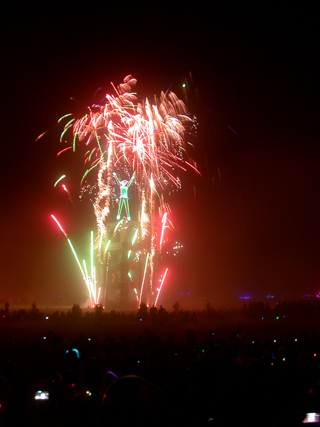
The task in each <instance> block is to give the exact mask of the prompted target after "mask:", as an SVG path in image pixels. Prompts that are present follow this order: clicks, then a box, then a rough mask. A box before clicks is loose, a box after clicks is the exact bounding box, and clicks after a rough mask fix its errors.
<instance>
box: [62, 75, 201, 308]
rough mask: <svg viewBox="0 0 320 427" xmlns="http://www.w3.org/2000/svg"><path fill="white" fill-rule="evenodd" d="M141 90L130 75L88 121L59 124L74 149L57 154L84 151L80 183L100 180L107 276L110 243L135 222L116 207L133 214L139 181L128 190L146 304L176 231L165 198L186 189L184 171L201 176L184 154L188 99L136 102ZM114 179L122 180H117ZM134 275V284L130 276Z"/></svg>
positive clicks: (100, 242)
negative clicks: (119, 215) (170, 237)
mask: <svg viewBox="0 0 320 427" xmlns="http://www.w3.org/2000/svg"><path fill="white" fill-rule="evenodd" d="M135 85H136V80H135V79H134V78H132V77H131V76H127V77H126V78H125V79H124V81H123V83H122V84H120V85H119V86H117V87H115V86H114V85H113V84H112V87H113V90H114V93H115V94H114V95H110V94H106V95H105V98H104V99H103V101H102V102H101V104H99V105H98V104H93V105H92V106H91V107H88V112H87V114H85V115H84V116H83V117H81V118H78V119H76V118H73V117H72V115H69V114H67V115H66V116H64V117H63V118H61V119H60V120H59V122H63V121H67V123H66V124H65V126H64V128H63V131H62V133H61V137H60V141H61V142H62V141H64V140H65V139H67V140H69V141H70V144H69V146H68V147H67V148H64V149H63V150H61V151H60V152H59V153H58V154H59V155H60V154H61V153H64V152H65V151H68V150H72V151H82V152H83V153H84V165H85V168H86V169H85V172H84V174H83V177H82V181H81V185H84V182H85V181H86V180H90V179H93V180H95V181H96V182H97V192H96V195H95V200H94V202H93V210H94V214H95V219H96V226H97V238H96V248H97V252H98V260H99V263H100V265H101V266H102V267H103V268H106V269H107V270H108V269H109V264H108V263H109V259H110V247H111V245H112V243H111V244H110V241H111V242H112V239H113V237H114V236H115V235H116V233H117V232H120V230H121V229H122V228H123V227H125V226H128V223H129V222H130V220H131V218H130V214H129V215H128V214H127V218H124V217H123V216H122V218H120V220H119V221H118V222H117V221H116V215H115V213H114V212H115V205H116V204H117V203H119V206H120V203H121V206H122V204H123V202H125V203H124V206H125V207H126V210H127V206H129V204H128V194H127V193H128V191H127V190H128V189H126V190H125V184H123V183H127V182H130V183H131V181H130V179H131V177H134V180H133V182H132V188H131V189H130V192H131V193H134V197H133V199H134V200H133V203H134V204H135V208H136V210H135V212H136V215H133V218H132V220H133V221H132V223H133V225H134V230H133V233H135V236H136V237H135V239H134V240H135V243H134V244H132V249H134V246H137V245H138V246H139V247H138V248H135V258H134V259H135V261H139V262H141V263H142V264H143V265H144V268H143V274H142V280H141V281H140V285H139V286H140V292H137V290H136V289H135V293H136V294H139V295H140V297H139V301H140V303H141V298H142V297H143V295H142V294H143V291H144V289H147V294H148V295H149V296H150V295H152V294H154V291H153V281H154V276H155V273H156V267H157V266H156V264H157V262H158V260H159V259H160V258H161V251H162V247H163V245H164V242H165V241H166V239H165V232H166V230H167V229H168V228H170V227H171V226H173V224H172V222H171V220H170V219H169V209H168V203H167V202H166V197H167V195H168V194H169V192H170V189H172V187H174V188H176V189H179V188H180V186H181V181H180V179H179V174H180V172H186V171H187V170H195V171H197V172H198V170H197V167H196V165H195V164H194V163H193V161H192V160H191V159H189V157H188V154H187V150H186V142H185V136H186V130H187V129H188V128H189V127H192V119H191V118H190V117H189V115H188V112H187V109H186V107H185V104H184V103H183V101H181V100H180V99H179V98H178V97H177V96H176V95H175V94H174V93H173V92H167V93H164V92H162V93H161V95H160V97H159V98H157V97H154V103H153V104H152V103H150V102H149V100H148V99H145V100H144V101H143V102H142V103H138V102H137V96H136V93H134V92H133V88H134V86H135ZM115 176H117V177H119V178H117V180H116V179H115ZM60 179H61V178H60ZM58 181H59V180H58ZM58 181H57V182H58ZM120 183H122V184H120ZM119 185H120V188H121V191H122V193H121V195H120V199H119V196H117V194H118V192H119ZM125 191H126V192H125ZM123 199H126V200H123ZM137 206H138V207H137ZM138 243H139V244H138ZM109 246H110V247H109ZM129 258H130V257H128V259H129ZM166 271H167V270H166ZM165 275H166V274H165ZM165 275H164V277H165ZM129 277H130V280H132V276H131V274H130V275H129ZM162 284H163V282H162ZM162 284H161V287H162ZM158 296H159V294H158V295H157V299H156V300H158ZM148 299H149V301H150V302H151V298H150V297H148Z"/></svg>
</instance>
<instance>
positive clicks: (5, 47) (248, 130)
mask: <svg viewBox="0 0 320 427" xmlns="http://www.w3.org/2000/svg"><path fill="white" fill-rule="evenodd" d="M172 3H174V4H172ZM205 3H206V5H205ZM259 3H260V2H259ZM317 16H318V15H317V12H316V9H315V8H314V9H312V8H311V7H310V6H305V5H302V4H300V5H299V6H293V4H291V5H290V6H289V7H279V5H276V6H273V5H272V4H271V3H266V4H265V6H261V4H259V5H256V6H250V8H249V7H244V6H243V5H238V4H237V5H236V6H235V5H232V3H229V4H228V5H222V2H211V3H210V4H209V5H208V4H207V2H193V3H188V4H187V3H180V2H171V4H168V5H167V4H166V3H159V4H156V5H155V6H154V7H153V6H152V4H151V3H148V4H147V5H144V6H142V5H141V4H140V3H139V2H135V3H134V2H132V3H126V2H124V3H120V2H114V5H113V6H112V7H111V6H110V5H109V4H108V2H105V3H100V2H96V3H94V6H91V5H90V6H85V7H82V6H79V3H78V2H77V3H76V2H74V3H73V2H69V3H68V5H59V4H58V3H54V5H52V6H48V5H47V4H44V3H43V5H42V6H38V5H37V6H36V5H33V4H32V3H31V4H30V3H29V4H28V5H26V6H22V7H21V6H19V10H18V9H15V8H14V7H12V9H11V10H8V11H7V13H3V14H2V17H1V59H2V60H1V63H2V67H1V100H2V102H1V141H2V144H1V153H2V164H1V206H2V208H1V224H2V226H1V264H0V265H1V272H2V274H1V280H0V299H1V300H5V299H8V298H20V299H22V300H23V299H26V300H28V301H29V300H31V301H32V300H36V301H44V300H47V301H48V303H50V302H51V301H56V300H57V295H59V296H60V298H65V299H67V300H68V301H72V302H77V301H76V299H79V300H80V299H81V298H82V296H81V295H82V294H84V293H85V291H83V289H82V288H81V287H82V286H83V285H82V281H81V277H80V276H79V272H78V270H77V268H76V266H74V265H73V264H72V263H74V260H73V259H72V255H70V254H69V248H68V246H67V244H66V241H65V239H64V238H63V236H61V235H59V233H57V230H56V229H55V227H54V226H53V224H52V220H50V217H49V216H50V213H52V212H58V213H60V215H62V214H63V213H65V214H66V215H67V216H66V217H67V218H70V220H69V223H68V225H69V227H70V228H69V229H70V230H72V227H75V223H77V222H78V221H79V219H78V217H77V213H75V214H74V216H72V215H71V214H70V213H69V211H70V206H68V205H67V203H65V205H64V206H63V204H62V203H61V198H60V196H57V194H56V192H54V191H53V189H52V184H53V182H54V180H55V178H56V176H57V175H58V172H59V171H57V168H58V163H57V159H56V153H57V151H58V150H59V132H58V131H57V130H56V129H55V128H54V126H55V124H56V122H57V119H58V118H59V117H60V116H62V115H63V114H65V113H69V112H74V111H78V112H82V113H83V112H84V110H85V108H86V107H87V105H91V104H92V103H93V102H94V94H95V91H96V90H97V89H98V88H99V87H103V90H104V93H107V92H109V93H110V92H111V91H112V88H111V85H110V82H113V83H115V84H118V83H120V82H121V81H122V79H123V78H124V77H125V76H126V75H128V74H132V75H133V76H134V77H135V78H137V80H138V85H137V92H138V97H139V100H142V99H143V98H145V97H146V96H148V97H152V96H153V95H154V94H156V95H159V93H160V91H161V90H167V89H168V88H169V87H170V88H171V90H173V91H174V92H176V93H177V94H178V95H179V96H182V92H181V81H182V78H183V77H185V76H188V75H189V73H190V72H191V73H192V76H193V85H191V94H192V95H194V93H195V90H196V89H197V90H198V93H199V99H200V100H199V99H196V98H195V97H192V99H191V101H190V102H189V104H188V108H189V111H190V112H191V113H194V114H196V115H197V117H198V119H199V124H200V127H199V134H198V137H197V139H196V153H195V157H196V159H197V160H198V161H199V165H201V167H202V171H203V178H202V179H199V178H197V177H193V176H191V175H190V176H188V177H187V178H186V183H185V189H184V191H182V192H181V194H180V195H178V196H177V202H178V201H179V203H178V205H179V208H177V212H176V215H177V218H179V221H178V222H179V225H180V227H179V238H180V240H181V241H182V242H183V243H184V250H183V251H182V252H181V254H180V256H179V259H178V260H177V261H176V268H175V270H174V271H172V274H171V279H170V281H169V282H170V290H168V294H172V298H175V296H176V295H179V294H180V292H183V293H184V294H186V293H187V292H191V295H192V297H193V296H194V297H195V298H197V297H202V296H206V297H208V298H210V300H211V302H212V303H213V304H214V303H215V302H217V303H218V302H219V303H221V302H223V301H226V300H227V299H228V298H231V299H236V298H238V296H244V295H250V296H252V297H254V298H265V297H266V296H267V295H270V294H274V295H276V296H278V297H280V296H284V297H286V298H289V297H292V296H294V297H299V296H301V295H304V294H317V293H318V291H320V286H319V285H320V262H319V254H320V251H319V249H320V248H319V241H320V227H319V218H320V215H319V213H320V212H319V206H320V204H319V200H318V198H319V194H320V191H319V190H320V168H319V166H320V165H319V155H320V148H319V133H318V123H319V113H320V108H319V99H320V97H319V95H320V93H319V92H320V91H319V75H320V66H319V65H320V64H319V41H320V38H319V25H318V22H317ZM71 97H72V98H73V100H71V99H70V98H71ZM48 129H52V131H51V132H49V133H48V134H47V136H46V137H45V138H44V139H42V140H40V141H36V138H37V137H38V136H39V135H40V134H41V133H42V132H44V131H46V130H48ZM219 173H220V176H219ZM193 179H194V180H193ZM193 186H195V188H196V193H197V197H196V198H194V196H193ZM182 207H183V209H182ZM190 298H191V296H190Z"/></svg>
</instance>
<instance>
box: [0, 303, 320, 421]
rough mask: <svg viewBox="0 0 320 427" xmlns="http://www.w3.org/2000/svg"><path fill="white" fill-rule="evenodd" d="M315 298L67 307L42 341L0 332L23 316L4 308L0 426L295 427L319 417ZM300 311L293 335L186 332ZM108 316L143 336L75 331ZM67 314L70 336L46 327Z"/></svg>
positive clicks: (35, 313) (33, 313) (39, 317)
mask: <svg viewBox="0 0 320 427" xmlns="http://www.w3.org/2000/svg"><path fill="white" fill-rule="evenodd" d="M316 304H317V301H313V302H312V303H310V302H304V303H300V302H299V303H292V304H290V303H281V304H278V305H275V307H273V308H270V307H269V306H267V305H266V304H262V305H261V304H260V303H257V304H255V303H252V304H251V305H250V304H248V305H246V306H243V307H242V308H241V309H240V310H239V311H232V312H231V311H229V310H226V311H223V310H221V311H219V310H218V311H216V310H214V309H213V308H212V307H211V306H210V304H208V305H207V306H206V307H205V309H204V310H203V311H201V312H185V311H184V310H181V309H180V307H178V306H175V307H174V308H173V310H172V311H170V312H169V311H166V310H165V309H164V308H162V307H161V308H160V309H155V308H154V307H151V308H147V307H146V306H144V305H142V306H141V307H140V309H139V310H138V311H137V312H132V313H130V314H129V313H128V314H124V313H121V312H116V311H110V312H106V311H104V310H102V308H101V307H97V308H96V309H95V310H92V311H90V312H88V311H86V312H84V311H82V310H81V308H80V307H79V306H78V305H77V304H75V305H74V306H73V307H72V308H71V310H70V311H69V312H68V313H67V314H63V316H61V313H57V312H56V313H53V320H52V319H51V320H52V323H50V329H49V330H48V333H47V334H46V336H45V339H44V337H42V338H41V339H40V338H37V337H35V336H33V335H32V334H30V332H29V333H28V334H26V336H23V337H19V338H14V337H10V335H8V336H5V333H4V332H5V329H6V323H9V322H10V321H14V320H15V321H17V322H19V321H21V322H20V324H22V322H23V320H24V319H25V318H24V319H23V320H22V319H21V317H19V315H18V312H15V313H13V312H12V313H11V312H10V310H9V305H6V306H5V307H3V309H2V322H0V328H1V330H2V335H1V336H2V338H1V340H0V425H10V426H11V425H46V426H65V425H75V426H76V425H77V426H79V425H80V426H81V425H96V426H104V425H109V426H124V425H128V424H132V425H135V423H136V425H140V426H145V425H149V426H150V425H151V426H157V425H162V426H164V425H166V426H170V425H175V426H177V425H179V426H205V425H213V426H232V425H243V426H246V425H248V426H284V425H288V426H289V425H290V426H295V425H302V424H303V421H304V420H305V419H306V417H307V414H313V415H309V417H310V418H311V417H313V419H315V418H316V417H317V415H315V414H317V413H320V395H319V393H320V390H319V387H320V386H319V381H320V334H319V330H318V329H317V326H316V325H317V318H318V317H317V316H318V314H317V313H318V308H317V307H318V306H317V305H316ZM306 307H309V310H308V313H309V315H310V313H311V312H312V316H314V318H315V323H314V324H315V327H314V328H313V329H312V330H305V331H303V332H299V333H296V331H295V330H288V331H287V333H286V334H285V335H283V334H282V335H281V336H278V335H277V326H276V325H277V323H276V320H274V325H273V326H272V325H271V326H272V327H273V328H274V329H273V331H272V336H271V335H266V336H264V337H263V338H262V337H259V336H256V335H253V334H247V335H246V334H244V333H243V331H242V329H241V327H240V326H239V327H236V328H235V329H234V330H233V331H232V332H231V333H230V334H229V335H228V336H222V335H219V334H217V333H213V331H212V330H211V329H210V328H209V327H208V329H207V331H206V332H205V334H201V336H200V335H198V333H197V329H196V328H194V325H195V322H200V321H201V319H202V318H206V319H208V318H209V319H216V320H217V321H221V322H223V321H224V320H225V319H226V317H227V316H228V315H229V316H231V315H232V316H234V317H235V318H237V316H238V318H240V317H241V316H244V317H250V316H251V317H255V316H256V317H257V318H258V317H260V316H261V317H264V316H270V319H273V318H274V319H276V318H277V317H281V318H282V319H284V316H285V317H290V316H292V317H293V318H295V319H297V322H299V319H300V317H301V316H302V317H303V315H304V313H305V309H306ZM311 307H312V309H313V310H311ZM289 313H290V314H289ZM20 315H21V313H20ZM23 315H24V316H26V317H27V318H28V319H29V320H30V321H31V322H33V324H34V330H36V328H37V325H39V324H40V323H41V322H42V321H43V322H45V320H46V319H45V318H46V315H45V314H43V313H41V312H40V311H39V310H38V309H37V307H36V306H35V304H34V305H33V306H32V308H31V310H25V312H24V313H23ZM111 319H112V320H113V321H116V322H118V323H119V324H120V325H121V321H122V320H124V319H125V320H126V322H128V321H129V322H131V321H132V323H133V324H134V322H136V323H137V324H139V325H140V329H139V331H140V332H141V333H139V334H136V335H132V336H130V335H128V334H126V330H125V328H124V329H123V333H122V334H121V335H120V336H119V337H118V338H115V337H113V336H111V335H108V334H105V336H103V334H102V335H99V337H96V336H94V335H92V336H90V337H89V336H87V335H86V334H85V333H84V332H83V330H82V329H83V326H84V324H85V322H86V321H87V322H89V321H91V320H92V324H93V325H95V324H97V322H100V323H101V322H102V323H103V322H104V321H105V322H108V321H110V320H111ZM68 320H69V321H71V322H73V323H74V324H75V325H76V326H78V330H79V333H78V335H77V337H76V338H73V339H71V338H68V337H67V336H64V335H62V334H57V333H56V332H54V330H55V327H54V325H55V322H57V323H59V322H60V323H61V322H63V321H65V322H67V321H68ZM178 323H180V325H181V324H183V325H184V326H185V330H184V334H183V336H180V338H179V339H177V338H174V333H173V332H174V328H175V326H176V325H177V324H178ZM161 324H167V325H168V324H169V326H170V328H169V329H170V330H171V331H172V333H171V334H170V333H169V334H167V335H163V334H156V333H155V329H154V328H153V326H154V325H157V327H158V329H157V330H158V331H159V330H161ZM239 324H240V323H239ZM141 325H143V328H142V329H141ZM207 326H209V323H208V324H205V326H204V327H207ZM18 327H19V326H18Z"/></svg>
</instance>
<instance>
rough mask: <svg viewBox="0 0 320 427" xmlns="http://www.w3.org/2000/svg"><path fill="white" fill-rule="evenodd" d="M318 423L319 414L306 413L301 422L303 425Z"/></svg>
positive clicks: (319, 419) (319, 421)
mask: <svg viewBox="0 0 320 427" xmlns="http://www.w3.org/2000/svg"><path fill="white" fill-rule="evenodd" d="M309 423H320V414H319V413H317V412H308V413H307V414H306V416H305V418H304V420H303V424H309Z"/></svg>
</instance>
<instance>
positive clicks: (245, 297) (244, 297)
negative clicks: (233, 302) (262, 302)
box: [239, 295, 251, 299]
mask: <svg viewBox="0 0 320 427" xmlns="http://www.w3.org/2000/svg"><path fill="white" fill-rule="evenodd" d="M250 298H251V297H249V296H247V295H245V296H241V295H240V296H239V299H250Z"/></svg>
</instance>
